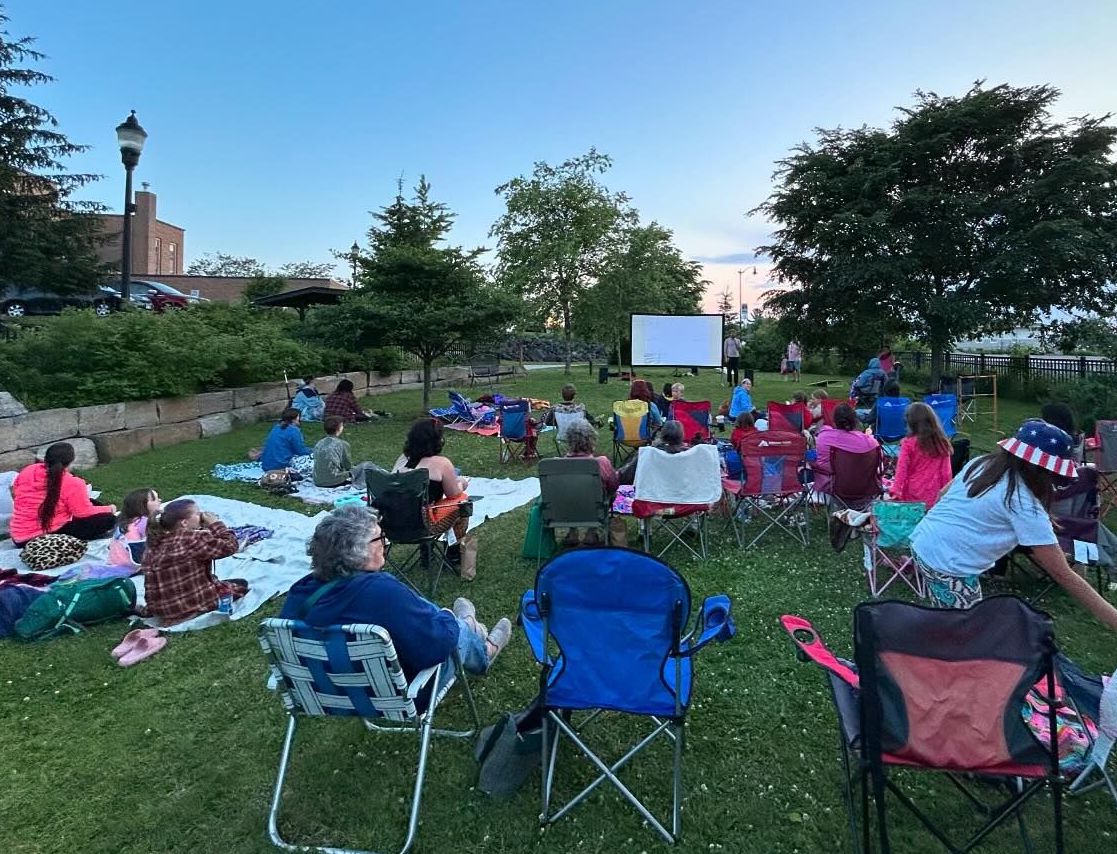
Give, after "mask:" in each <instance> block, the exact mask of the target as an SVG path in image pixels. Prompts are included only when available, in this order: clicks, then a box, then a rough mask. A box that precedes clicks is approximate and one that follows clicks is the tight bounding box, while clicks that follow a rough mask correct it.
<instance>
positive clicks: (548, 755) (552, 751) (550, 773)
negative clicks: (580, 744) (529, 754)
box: [539, 712, 559, 824]
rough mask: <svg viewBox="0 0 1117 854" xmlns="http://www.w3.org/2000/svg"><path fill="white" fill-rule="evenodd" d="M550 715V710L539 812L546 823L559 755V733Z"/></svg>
mask: <svg viewBox="0 0 1117 854" xmlns="http://www.w3.org/2000/svg"><path fill="white" fill-rule="evenodd" d="M550 715H551V713H550V712H546V713H544V715H543V757H542V758H543V766H544V767H543V785H542V787H541V788H542V791H543V809H542V812H540V813H539V823H540V824H546V823H547V821H548V816H549V815H550V811H551V788H552V786H553V785H554V782H555V759H556V758H557V756H558V737H559V733H558V730H557V729H556V728H555V727H554V726H552V725H551V720H550ZM548 751H549V752H548Z"/></svg>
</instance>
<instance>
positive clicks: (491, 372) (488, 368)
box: [469, 356, 515, 387]
mask: <svg viewBox="0 0 1117 854" xmlns="http://www.w3.org/2000/svg"><path fill="white" fill-rule="evenodd" d="M514 373H515V368H514V367H513V366H512V365H502V364H500V356H474V357H473V358H471V359H470V360H469V385H470V386H471V387H472V386H474V385H476V384H477V380H488V383H489V385H492V384H493V382H494V381H495V382H500V378H501V377H510V376H512V375H513V374H514Z"/></svg>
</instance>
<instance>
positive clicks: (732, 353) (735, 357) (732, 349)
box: [722, 332, 741, 388]
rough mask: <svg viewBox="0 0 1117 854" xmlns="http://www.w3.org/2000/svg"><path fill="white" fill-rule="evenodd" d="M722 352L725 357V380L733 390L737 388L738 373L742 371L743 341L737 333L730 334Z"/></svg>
mask: <svg viewBox="0 0 1117 854" xmlns="http://www.w3.org/2000/svg"><path fill="white" fill-rule="evenodd" d="M722 352H723V355H724V356H725V378H726V380H728V382H729V385H730V387H731V388H733V387H736V385H737V373H738V372H739V371H740V369H741V339H740V338H738V337H737V333H736V332H730V333H729V337H728V338H726V339H725V343H724V344H723V345H722Z"/></svg>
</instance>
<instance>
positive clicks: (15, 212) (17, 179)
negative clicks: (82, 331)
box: [0, 7, 106, 292]
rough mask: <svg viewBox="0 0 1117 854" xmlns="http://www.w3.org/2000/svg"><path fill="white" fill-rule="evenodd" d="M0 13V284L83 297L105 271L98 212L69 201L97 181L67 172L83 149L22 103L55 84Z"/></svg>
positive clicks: (34, 107) (97, 207) (35, 53)
mask: <svg viewBox="0 0 1117 854" xmlns="http://www.w3.org/2000/svg"><path fill="white" fill-rule="evenodd" d="M7 23H8V17H7V15H5V14H4V10H3V7H0V284H10V285H15V286H21V287H44V288H49V289H50V290H53V291H58V292H74V291H79V290H87V289H89V288H92V287H94V286H95V285H96V283H97V280H98V279H99V278H100V277H101V276H103V275H104V273H105V272H106V268H105V267H104V265H102V264H101V263H100V261H98V259H97V252H96V250H97V244H98V242H99V240H100V239H101V238H100V236H99V234H100V230H99V225H98V221H97V218H96V217H93V216H89V215H88V214H92V213H96V212H98V211H101V210H103V209H104V208H103V206H101V205H98V204H95V203H93V202H82V201H77V200H75V199H74V198H73V194H74V193H75V192H76V191H77V190H79V189H80V188H82V187H84V186H86V185H87V184H89V183H90V182H92V181H95V180H97V178H98V176H96V175H88V174H76V173H72V172H67V171H66V169H65V166H64V162H65V160H66V159H67V158H68V157H70V156H72V155H74V154H77V153H79V152H81V151H84V150H85V149H86V146H83V145H78V144H76V143H73V142H70V141H69V140H68V139H67V138H66V136H65V135H64V134H62V133H61V132H60V131H59V130H58V122H57V121H56V120H55V118H54V117H53V116H52V115H51V114H50V113H49V112H47V111H46V110H45V109H43V108H42V107H39V106H37V105H36V104H33V103H32V102H31V101H29V100H27V98H26V97H25V90H27V89H29V88H31V87H34V86H41V85H44V84H47V83H51V82H53V78H51V77H50V76H49V75H47V74H44V73H43V72H41V71H37V70H35V69H34V68H33V67H31V66H32V65H33V64H34V63H36V62H38V61H40V60H42V59H43V54H41V53H39V52H38V51H37V50H35V48H34V46H33V45H34V43H35V40H34V39H32V38H30V37H26V36H25V37H18V38H13V37H12V36H11V35H10V34H9V33H8V31H7Z"/></svg>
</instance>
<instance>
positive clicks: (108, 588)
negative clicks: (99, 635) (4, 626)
mask: <svg viewBox="0 0 1117 854" xmlns="http://www.w3.org/2000/svg"><path fill="white" fill-rule="evenodd" d="M135 607H136V585H135V584H133V583H132V580H131V579H130V578H103V579H101V578H98V579H90V580H89V581H74V582H70V583H68V584H55V585H54V586H53V587H51V588H50V590H47V591H46V592H45V593H44V594H43V595H42V596H40V597H39V598H38V599H36V600H35V601H34V602H32V603H31V604H30V605H29V606H28V607H27V610H26V611H25V612H24V614H23V616H22V617H20V618H19V620H17V621H16V625H15V631H16V634H17V635H18V636H19V637H21V638H23V639H24V640H41V639H44V638H49V637H53V636H54V635H56V634H60V633H61V632H62V631H63V630H64V629H68V630H69V631H72V632H75V633H77V632H80V631H81V630H82V627H83V626H91V625H94V624H95V623H103V622H105V621H106V620H112V619H115V618H117V617H123V616H124V615H125V614H128V613H131V612H132V610H133V609H134V608H135Z"/></svg>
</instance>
